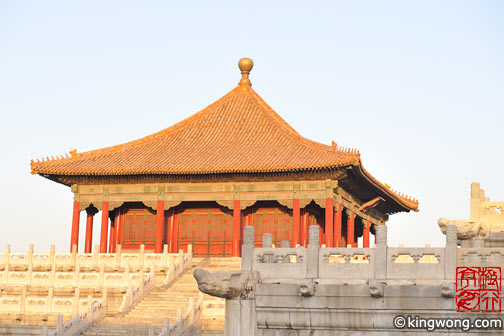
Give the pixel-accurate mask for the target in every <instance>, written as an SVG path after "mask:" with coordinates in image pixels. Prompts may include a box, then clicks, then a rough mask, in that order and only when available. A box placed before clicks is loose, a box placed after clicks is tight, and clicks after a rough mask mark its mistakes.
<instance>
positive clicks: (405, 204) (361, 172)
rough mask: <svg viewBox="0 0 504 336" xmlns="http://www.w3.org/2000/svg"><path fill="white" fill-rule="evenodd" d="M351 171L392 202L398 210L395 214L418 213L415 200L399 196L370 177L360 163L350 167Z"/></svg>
mask: <svg viewBox="0 0 504 336" xmlns="http://www.w3.org/2000/svg"><path fill="white" fill-rule="evenodd" d="M352 171H353V172H354V174H355V175H356V176H358V177H360V178H361V179H362V180H364V181H365V182H366V183H367V184H369V185H371V186H372V187H373V188H374V189H378V190H379V191H380V192H381V193H382V194H383V196H385V197H386V198H387V199H388V200H391V201H393V202H394V203H395V204H396V205H397V207H398V210H399V209H400V210H399V211H397V212H400V211H406V212H409V211H415V212H418V211H419V209H418V201H417V200H414V199H410V198H408V197H406V196H402V195H399V194H397V193H396V192H394V191H392V190H391V189H390V188H389V187H387V186H385V185H384V184H383V183H381V182H380V181H378V180H377V179H376V178H375V177H373V175H371V174H370V173H369V172H368V171H367V170H366V169H364V167H363V166H362V163H360V164H358V165H354V166H352Z"/></svg>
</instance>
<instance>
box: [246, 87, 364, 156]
mask: <svg viewBox="0 0 504 336" xmlns="http://www.w3.org/2000/svg"><path fill="white" fill-rule="evenodd" d="M246 89H247V91H249V92H248V93H249V95H251V96H252V97H253V98H255V99H256V100H257V101H259V103H260V104H261V105H262V106H263V108H264V109H265V110H266V112H269V113H267V114H266V116H267V117H269V118H270V119H271V120H272V121H273V122H275V123H276V124H277V125H279V126H280V129H282V130H284V131H286V133H287V134H289V135H292V136H294V137H295V138H296V139H297V140H299V141H302V142H303V143H305V144H306V145H308V146H310V147H316V148H317V149H320V150H324V151H327V152H330V153H334V152H335V151H337V152H340V153H341V154H344V155H348V156H357V157H359V156H360V153H359V151H358V150H357V149H355V150H350V149H347V150H340V149H339V148H341V147H338V146H337V145H336V146H329V145H325V144H323V143H320V142H317V141H314V140H310V139H308V138H306V137H304V136H302V135H301V134H299V132H297V131H296V130H295V129H294V128H293V127H292V126H291V125H290V124H289V123H288V122H287V121H285V119H283V118H282V117H281V116H280V115H279V114H278V113H276V112H275V110H274V109H273V108H272V107H271V106H269V105H268V103H266V102H265V101H264V99H262V97H261V96H260V95H259V94H258V93H257V92H256V91H255V90H254V89H252V88H251V87H246Z"/></svg>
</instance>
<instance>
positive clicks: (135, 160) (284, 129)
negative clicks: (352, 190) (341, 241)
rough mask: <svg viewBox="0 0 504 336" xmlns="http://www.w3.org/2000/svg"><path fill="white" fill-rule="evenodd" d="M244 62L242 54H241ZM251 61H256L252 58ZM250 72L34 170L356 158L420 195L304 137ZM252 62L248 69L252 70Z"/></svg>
mask: <svg viewBox="0 0 504 336" xmlns="http://www.w3.org/2000/svg"><path fill="white" fill-rule="evenodd" d="M240 62H242V61H240ZM250 62H251V61H250ZM242 65H243V63H240V69H241V70H242V76H243V77H242V80H241V81H240V83H239V85H237V86H236V87H235V88H234V89H233V90H231V91H230V92H229V93H227V94H226V95H225V96H224V97H222V98H220V99H219V100H217V101H216V102H215V103H213V104H212V105H209V106H208V107H206V108H205V109H203V110H201V111H200V112H198V113H196V114H194V115H192V116H191V117H189V118H187V119H185V120H183V121H181V122H179V123H177V124H175V125H173V126H171V127H168V128H166V129H164V130H162V131H159V132H157V133H154V134H152V135H149V136H146V137H144V138H140V139H138V140H134V141H131V142H127V143H124V144H121V145H117V146H112V147H107V148H103V149H98V150H93V151H89V152H82V153H77V152H76V151H73V152H71V154H72V155H71V156H67V157H57V158H56V159H54V158H52V159H46V160H42V161H39V160H37V161H32V162H31V168H32V174H41V175H64V176H67V175H68V176H72V175H88V176H103V175H147V174H149V175H150V174H154V175H156V174H160V175H161V174H168V175H172V174H184V175H191V174H223V173H268V172H295V171H307V170H319V169H335V168H338V167H345V166H351V167H353V169H357V171H358V173H359V175H360V176H361V178H364V179H365V180H367V181H368V183H370V184H372V185H374V187H375V188H377V189H380V190H381V191H382V192H385V193H386V194H387V195H389V196H390V197H392V198H393V199H395V200H396V201H398V202H399V203H400V204H402V205H403V206H404V207H406V208H408V209H410V210H417V208H418V201H416V200H414V199H412V198H411V197H408V196H405V195H401V194H399V193H397V192H395V191H393V190H392V189H390V187H388V186H387V185H384V184H382V183H380V182H379V181H377V180H376V179H375V178H374V177H373V176H371V175H370V174H369V173H368V172H367V171H366V170H365V169H364V167H362V163H361V160H360V154H359V152H358V151H357V150H352V149H345V148H340V147H338V146H337V145H336V144H334V143H333V144H332V145H331V146H329V145H324V144H320V143H318V142H315V141H312V140H309V139H307V138H304V137H302V136H301V135H299V133H297V132H296V131H295V130H294V129H293V128H292V127H291V126H290V125H289V124H287V122H285V121H284V120H283V119H282V118H281V117H280V116H279V115H278V114H277V113H276V112H275V111H273V109H272V108H271V107H269V106H268V104H266V103H265V102H264V101H263V100H262V98H261V97H260V96H259V95H258V94H257V93H256V92H255V91H254V90H253V89H252V88H251V85H250V81H249V79H248V73H249V72H250V69H251V68H252V65H250V64H246V65H248V66H249V68H248V71H247V68H246V67H245V68H244V67H242ZM244 69H245V70H244Z"/></svg>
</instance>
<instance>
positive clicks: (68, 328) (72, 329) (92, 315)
mask: <svg viewBox="0 0 504 336" xmlns="http://www.w3.org/2000/svg"><path fill="white" fill-rule="evenodd" d="M88 301H89V304H88V309H87V310H86V311H85V312H83V313H82V314H77V315H76V316H74V318H72V319H71V320H70V321H68V322H66V323H63V315H58V324H57V325H56V330H54V331H51V332H48V328H47V326H43V327H42V336H73V335H79V333H81V332H82V331H84V330H85V329H87V328H89V327H90V326H91V325H92V324H93V323H94V322H95V321H96V320H98V319H100V318H102V317H103V316H105V313H106V311H107V300H106V298H105V299H104V300H94V301H93V299H92V298H91V297H89V298H88Z"/></svg>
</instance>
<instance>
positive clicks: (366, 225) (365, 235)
mask: <svg viewBox="0 0 504 336" xmlns="http://www.w3.org/2000/svg"><path fill="white" fill-rule="evenodd" d="M370 225H371V223H369V221H368V220H366V221H365V222H364V233H363V237H362V245H363V247H364V248H368V247H369V229H370Z"/></svg>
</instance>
